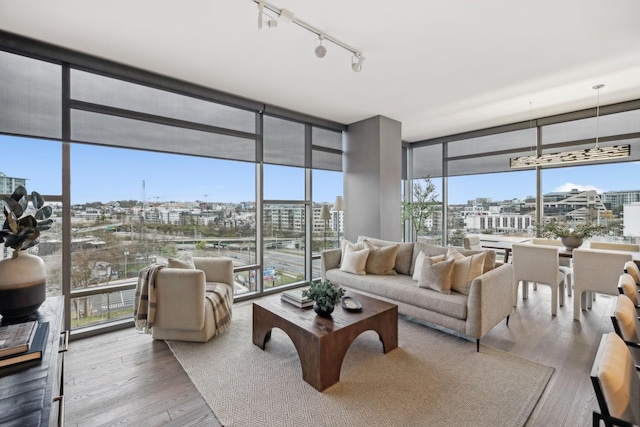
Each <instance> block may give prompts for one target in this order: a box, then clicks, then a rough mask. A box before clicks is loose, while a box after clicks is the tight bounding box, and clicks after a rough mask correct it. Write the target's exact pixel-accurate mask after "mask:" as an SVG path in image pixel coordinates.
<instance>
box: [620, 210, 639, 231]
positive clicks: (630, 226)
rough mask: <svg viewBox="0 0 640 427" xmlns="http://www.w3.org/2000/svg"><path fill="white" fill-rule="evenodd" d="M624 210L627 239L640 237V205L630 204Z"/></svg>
mask: <svg viewBox="0 0 640 427" xmlns="http://www.w3.org/2000/svg"><path fill="white" fill-rule="evenodd" d="M623 209H624V232H623V235H624V236H625V237H640V203H630V204H626V205H624V207H623Z"/></svg>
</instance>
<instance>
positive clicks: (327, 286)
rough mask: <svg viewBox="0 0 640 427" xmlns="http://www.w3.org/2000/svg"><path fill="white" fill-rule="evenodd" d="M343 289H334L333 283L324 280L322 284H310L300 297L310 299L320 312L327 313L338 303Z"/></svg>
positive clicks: (343, 291) (342, 294)
mask: <svg viewBox="0 0 640 427" xmlns="http://www.w3.org/2000/svg"><path fill="white" fill-rule="evenodd" d="M344 294H345V290H344V288H336V287H335V286H333V283H331V282H330V281H328V280H326V281H324V282H311V284H310V285H309V288H308V289H305V290H304V291H302V296H303V297H306V298H310V299H312V300H313V301H315V303H316V304H317V305H318V307H319V308H320V310H323V311H329V310H333V307H334V306H335V305H336V304H338V303H339V302H340V299H341V298H342V297H343V296H344Z"/></svg>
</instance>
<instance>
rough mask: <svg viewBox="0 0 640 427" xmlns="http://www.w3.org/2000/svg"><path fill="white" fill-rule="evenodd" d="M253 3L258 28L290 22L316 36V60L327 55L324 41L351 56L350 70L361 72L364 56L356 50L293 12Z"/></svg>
mask: <svg viewBox="0 0 640 427" xmlns="http://www.w3.org/2000/svg"><path fill="white" fill-rule="evenodd" d="M251 1H253V2H254V3H257V4H258V28H262V26H263V25H264V24H266V25H267V27H269V28H273V27H277V26H278V21H284V22H292V23H294V24H296V25H297V26H299V27H302V28H304V29H305V30H307V31H310V32H312V33H314V34H316V35H317V36H318V39H319V40H320V42H319V43H318V45H317V46H316V48H315V50H314V52H315V54H316V56H317V57H318V58H324V57H325V55H326V54H327V47H326V43H323V42H324V41H325V40H327V41H330V42H331V43H333V44H335V45H337V46H339V47H341V48H343V49H344V50H347V51H349V52H351V53H352V54H353V58H352V60H351V69H352V70H353V71H355V72H360V71H362V62H363V61H364V56H362V52H360V51H359V50H358V49H355V48H353V47H351V46H349V45H348V44H346V43H343V42H341V41H340V40H338V39H335V38H333V37H331V36H328V35H327V34H325V33H324V32H323V31H320V30H319V29H317V28H315V27H313V26H311V25H309V24H307V23H306V22H304V21H302V20H301V19H298V18H297V17H296V16H295V15H294V14H293V12H291V11H289V10H286V9H278V8H277V7H275V6H273V5H271V4H269V3H267V2H266V1H264V0H251ZM268 12H270V13H273V14H275V15H277V18H273V17H272V16H271V15H269V13H268Z"/></svg>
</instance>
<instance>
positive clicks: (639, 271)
mask: <svg viewBox="0 0 640 427" xmlns="http://www.w3.org/2000/svg"><path fill="white" fill-rule="evenodd" d="M624 272H625V273H627V274H630V275H631V277H633V280H634V281H635V282H636V285H639V286H640V268H638V264H636V263H635V262H634V261H627V262H625V263H624Z"/></svg>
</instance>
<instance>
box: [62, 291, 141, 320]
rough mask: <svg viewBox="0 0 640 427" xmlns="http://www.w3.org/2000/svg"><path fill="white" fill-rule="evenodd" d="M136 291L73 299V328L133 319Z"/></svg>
mask: <svg viewBox="0 0 640 427" xmlns="http://www.w3.org/2000/svg"><path fill="white" fill-rule="evenodd" d="M135 293H136V290H135V289H127V290H124V291H116V292H108V293H104V294H98V295H92V296H88V297H78V298H71V310H70V313H71V328H72V329H78V328H83V327H87V326H95V325H99V324H102V323H108V322H113V321H116V320H122V319H131V318H133V304H134V298H135Z"/></svg>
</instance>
